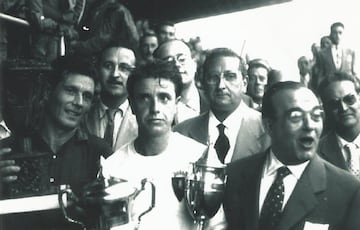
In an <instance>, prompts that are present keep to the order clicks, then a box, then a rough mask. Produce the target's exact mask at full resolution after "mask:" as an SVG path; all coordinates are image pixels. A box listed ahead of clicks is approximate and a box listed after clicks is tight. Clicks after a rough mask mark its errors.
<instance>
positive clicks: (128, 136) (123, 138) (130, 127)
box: [113, 106, 137, 150]
mask: <svg viewBox="0 0 360 230" xmlns="http://www.w3.org/2000/svg"><path fill="white" fill-rule="evenodd" d="M136 136H137V123H136V118H135V116H134V115H133V114H132V111H131V108H130V106H128V108H127V109H126V111H125V114H124V117H123V120H122V121H121V124H120V127H119V131H118V133H117V136H116V141H115V144H114V147H113V150H117V149H119V148H120V147H121V146H123V145H124V144H126V143H127V142H129V141H131V140H132V139H134V138H135V137H136Z"/></svg>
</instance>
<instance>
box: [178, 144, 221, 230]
mask: <svg viewBox="0 0 360 230" xmlns="http://www.w3.org/2000/svg"><path fill="white" fill-rule="evenodd" d="M210 149H212V148H210V147H209V146H208V148H207V150H206V151H205V152H204V154H203V156H202V157H201V158H200V159H199V160H198V161H196V162H195V163H192V172H191V173H186V172H180V173H177V174H176V175H174V177H173V178H172V186H173V190H174V192H175V195H176V197H177V198H178V200H179V201H181V200H182V199H183V198H184V197H185V200H186V204H187V207H188V209H189V211H190V213H191V215H192V217H193V219H194V221H195V223H196V224H197V229H199V230H200V229H204V224H205V222H206V221H208V220H209V219H210V218H212V217H213V216H214V215H215V214H216V213H217V211H218V210H219V208H220V206H221V204H222V201H223V196H224V191H225V182H226V166H225V165H223V164H221V163H220V162H210V161H209V160H208V155H209V150H210Z"/></svg>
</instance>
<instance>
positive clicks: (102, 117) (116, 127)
mask: <svg viewBox="0 0 360 230" xmlns="http://www.w3.org/2000/svg"><path fill="white" fill-rule="evenodd" d="M128 108H129V101H128V100H126V101H124V103H122V104H121V105H120V106H119V110H117V111H116V112H115V117H114V132H113V145H114V144H115V143H116V137H117V135H118V132H119V129H120V126H121V123H122V120H123V118H124V114H125V112H126V110H127V109H128ZM107 110H108V107H107V106H106V105H104V103H101V106H100V121H101V123H100V124H101V125H100V132H101V136H102V137H104V134H105V129H106V126H107V119H108V118H107V116H106V111H107Z"/></svg>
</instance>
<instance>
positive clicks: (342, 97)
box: [319, 72, 360, 178]
mask: <svg viewBox="0 0 360 230" xmlns="http://www.w3.org/2000/svg"><path fill="white" fill-rule="evenodd" d="M359 90H360V89H359V84H358V82H357V80H356V78H355V77H353V76H351V75H348V74H346V73H342V72H336V73H334V74H333V75H332V76H330V77H329V78H327V79H326V80H324V81H323V82H322V84H320V87H319V93H320V97H321V99H322V101H323V103H324V109H325V113H326V117H327V119H328V121H327V123H326V124H328V126H329V127H328V129H329V131H328V132H327V134H326V135H325V136H324V137H323V138H322V139H321V141H320V144H319V155H320V156H322V157H323V158H324V159H325V160H327V161H329V162H330V163H332V164H334V165H335V166H338V167H340V168H342V169H345V170H348V171H350V172H351V173H353V174H354V175H355V176H357V177H358V178H359V177H360V173H359V169H360V168H359V162H360V136H359V133H360V97H359ZM351 146H353V148H348V147H351ZM349 150H351V151H349Z"/></svg>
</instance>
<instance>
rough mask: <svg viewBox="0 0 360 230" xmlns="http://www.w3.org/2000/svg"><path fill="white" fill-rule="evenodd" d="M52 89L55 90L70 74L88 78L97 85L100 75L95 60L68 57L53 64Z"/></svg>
mask: <svg viewBox="0 0 360 230" xmlns="http://www.w3.org/2000/svg"><path fill="white" fill-rule="evenodd" d="M51 66H52V71H51V76H50V77H49V83H50V87H51V88H52V89H54V88H55V87H56V86H57V85H58V84H59V83H60V82H61V81H62V80H63V79H64V77H65V76H66V75H67V74H69V73H77V74H81V75H85V76H88V77H89V78H91V79H93V80H94V83H95V84H96V83H97V79H98V74H97V70H96V68H95V63H94V61H93V59H91V58H89V57H84V56H79V55H66V56H61V57H59V58H57V59H56V60H55V61H53V62H52V65H51Z"/></svg>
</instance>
